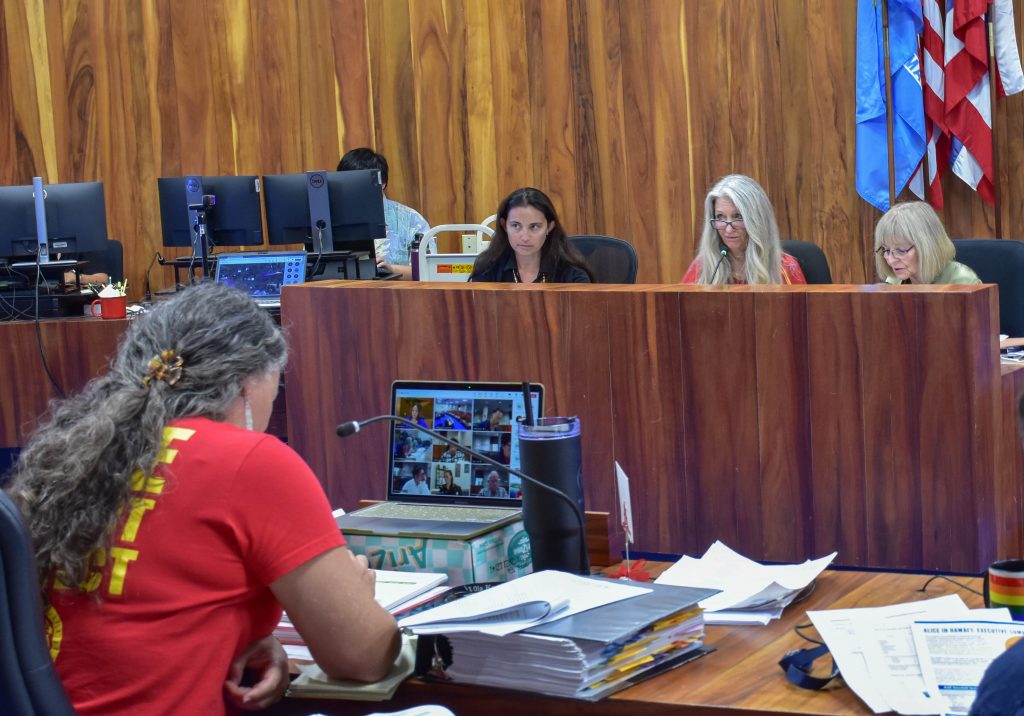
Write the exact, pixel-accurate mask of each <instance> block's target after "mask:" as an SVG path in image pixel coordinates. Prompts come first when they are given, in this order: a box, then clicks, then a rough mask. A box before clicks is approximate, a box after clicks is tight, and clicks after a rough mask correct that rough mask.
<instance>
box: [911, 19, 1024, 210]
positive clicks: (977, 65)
mask: <svg viewBox="0 0 1024 716" xmlns="http://www.w3.org/2000/svg"><path fill="white" fill-rule="evenodd" d="M987 9H988V2H987V1H986V0H952V1H951V2H948V3H947V6H946V7H945V8H943V0H924V10H925V35H924V52H925V114H926V116H927V118H928V120H929V122H930V124H931V128H930V129H928V138H929V156H928V161H929V165H930V171H929V182H930V184H931V186H932V193H931V194H932V203H933V204H934V205H935V206H936V207H938V208H941V207H942V189H941V187H939V184H938V181H939V178H940V177H941V175H942V172H943V171H944V169H945V167H946V158H947V157H948V162H949V165H950V166H952V168H953V173H954V174H956V175H957V176H958V177H960V178H961V179H962V180H963V181H965V182H966V183H967V184H968V185H969V186H971V187H972V188H973V189H975V190H976V191H977V192H978V194H979V195H980V196H981V197H982V198H983V199H984V200H985V201H987V202H988V203H989V204H992V203H994V201H995V190H994V186H995V176H994V171H993V163H992V144H993V142H992V104H991V94H990V87H989V75H988V71H989V63H988V54H989V53H988V41H987V37H986V34H987V33H986V26H985V21H986V17H985V11H986V10H987ZM943 10H944V12H943ZM943 15H944V17H943ZM943 20H944V23H943ZM993 28H994V35H995V55H996V65H997V70H998V73H997V75H996V76H997V83H996V84H997V87H996V89H997V93H998V96H1000V97H1002V96H1005V95H1007V94H1015V93H1017V92H1020V91H1022V90H1024V72H1022V71H1021V65H1020V57H1019V55H1018V52H1017V39H1016V36H1015V30H1014V24H1013V4H1012V0H995V2H994V3H993ZM942 39H944V40H945V42H944V46H943V43H942ZM940 53H941V54H940ZM939 57H943V58H944V62H943V65H944V70H945V71H944V72H938V71H937V69H936V68H935V67H934V65H938V61H937V60H938V58H939ZM929 58H930V59H929ZM929 64H932V65H933V67H932V68H929ZM930 69H931V70H932V71H929V70H930ZM940 101H941V102H943V103H944V111H945V117H944V121H943V117H941V116H940V113H939V105H938V102H940ZM944 145H945V146H944ZM947 147H948V149H947ZM932 166H934V169H931V167H932Z"/></svg>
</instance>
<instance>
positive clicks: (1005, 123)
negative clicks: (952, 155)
mask: <svg viewBox="0 0 1024 716" xmlns="http://www.w3.org/2000/svg"><path fill="white" fill-rule="evenodd" d="M1017 10H1018V11H1019V10H1021V8H1020V7H1018V8H1017ZM1015 19H1016V23H1017V37H1018V38H1020V37H1021V16H1020V13H1019V12H1018V14H1017V15H1015ZM1018 43H1020V40H1019V39H1018ZM994 114H995V133H996V134H995V151H996V152H997V155H998V159H999V189H1000V191H1001V192H1002V195H1001V203H1002V216H1003V236H1004V237H1011V236H1012V237H1014V238H1020V236H1021V235H1020V233H1019V231H1018V230H1017V227H1019V226H1021V224H1022V223H1024V208H1022V206H1021V201H1020V197H1021V196H1022V195H1024V96H1021V95H1020V94H1015V95H1013V96H1012V97H1005V98H1004V99H1001V100H998V101H997V102H996V111H995V113H994Z"/></svg>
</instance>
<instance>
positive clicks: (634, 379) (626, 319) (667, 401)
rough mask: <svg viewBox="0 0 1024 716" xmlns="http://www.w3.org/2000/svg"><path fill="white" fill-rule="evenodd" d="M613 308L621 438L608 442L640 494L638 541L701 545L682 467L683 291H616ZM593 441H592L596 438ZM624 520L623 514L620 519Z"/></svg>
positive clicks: (613, 379)
mask: <svg viewBox="0 0 1024 716" xmlns="http://www.w3.org/2000/svg"><path fill="white" fill-rule="evenodd" d="M607 310H608V329H609V333H608V335H609V336H610V337H611V340H610V341H609V354H610V358H611V362H610V365H609V373H608V376H607V379H608V383H609V389H610V391H611V394H612V395H613V396H614V397H613V398H612V400H611V408H612V417H611V421H610V424H611V425H612V427H613V434H614V442H613V443H611V444H610V445H608V446H607V447H609V448H610V449H611V450H612V455H611V456H609V458H607V460H608V461H609V463H610V461H611V460H612V459H614V460H615V461H617V462H619V463H620V464H621V465H622V468H623V470H625V472H626V474H627V475H628V476H629V478H630V493H631V495H635V496H636V497H633V499H632V503H633V528H634V532H635V535H634V536H635V540H636V545H635V547H634V548H636V547H640V548H641V549H644V547H643V545H650V544H680V545H687V548H691V547H692V548H695V549H699V548H700V545H697V544H696V534H695V525H696V524H697V523H696V520H697V519H698V516H699V514H700V510H699V508H698V507H697V505H696V503H694V502H693V501H692V500H691V499H689V496H688V495H687V493H686V490H685V489H684V487H683V486H684V485H685V484H686V479H685V474H684V473H683V471H682V469H681V466H683V465H685V464H686V460H685V447H684V441H683V439H682V437H683V434H684V429H685V427H684V420H683V416H684V412H683V411H684V406H685V405H686V401H685V394H684V386H683V384H682V382H681V381H680V380H679V376H680V375H683V374H684V373H685V371H684V367H683V356H682V351H681V347H680V332H679V325H680V324H679V321H680V311H679V299H678V296H677V295H676V294H675V293H670V292H653V291H652V292H647V293H645V294H644V295H642V296H638V297H637V300H635V301H625V300H622V299H621V297H618V296H615V297H612V300H609V301H608V304H607ZM587 344H588V345H589V344H590V342H589V341H588V342H587ZM600 394H601V393H600V391H595V393H593V394H591V395H600ZM588 443H589V444H591V445H593V442H592V441H590V440H589V439H588ZM609 463H605V464H609ZM641 495H642V496H643V498H642V499H638V497H639V496H641ZM614 514H616V515H617V513H614ZM617 522H618V518H617V516H616V519H615V520H613V524H615V523H617ZM618 533H619V530H616V535H618ZM652 551H653V550H652Z"/></svg>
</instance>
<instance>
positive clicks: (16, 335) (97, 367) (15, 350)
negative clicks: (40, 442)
mask: <svg viewBox="0 0 1024 716" xmlns="http://www.w3.org/2000/svg"><path fill="white" fill-rule="evenodd" d="M127 326H128V322H127V321H103V320H99V319H90V318H80V319H64V320H57V321H49V320H47V321H43V322H42V323H41V324H40V329H39V335H40V338H41V341H37V339H36V329H35V325H34V324H33V323H31V322H28V321H19V322H15V323H0V365H3V366H5V370H4V371H3V374H2V380H0V395H2V398H0V448H12V447H20V446H22V445H24V441H25V438H27V437H28V435H29V434H30V433H31V432H32V429H33V428H34V426H35V424H36V421H37V420H38V419H39V417H40V416H42V415H43V414H44V413H45V412H46V409H47V406H48V404H49V402H50V401H51V400H52V399H54V398H55V397H57V395H58V393H57V391H56V390H55V389H54V387H53V385H52V384H51V383H50V380H49V378H47V375H46V370H45V369H44V368H43V364H42V359H41V357H40V351H42V353H44V354H45V355H46V360H47V364H48V365H49V366H50V370H51V372H52V373H53V376H54V379H55V380H56V381H57V384H58V385H60V386H61V388H62V389H63V391H64V393H65V395H71V394H73V393H74V392H76V391H78V390H80V389H81V388H82V387H83V386H84V385H85V384H86V383H87V382H89V380H91V379H92V378H95V377H96V376H98V375H100V374H101V373H102V372H103V371H104V369H105V368H106V367H107V365H108V363H109V361H110V359H111V358H112V357H113V354H114V351H115V349H116V348H117V343H118V341H119V340H120V338H121V335H122V333H123V332H124V330H125V329H126V328H127ZM40 343H41V348H40Z"/></svg>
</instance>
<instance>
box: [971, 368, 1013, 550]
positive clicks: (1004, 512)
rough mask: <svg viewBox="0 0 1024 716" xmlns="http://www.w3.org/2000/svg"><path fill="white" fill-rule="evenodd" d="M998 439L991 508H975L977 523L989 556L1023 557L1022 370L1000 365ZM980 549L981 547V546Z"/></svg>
mask: <svg viewBox="0 0 1024 716" xmlns="http://www.w3.org/2000/svg"><path fill="white" fill-rule="evenodd" d="M1001 367H1002V371H1001V373H1002V376H1001V381H1000V392H1001V397H1000V403H1001V407H1002V410H1000V411H999V419H1000V420H999V436H998V437H997V440H998V444H997V447H998V452H997V465H998V470H997V472H996V473H995V484H994V485H993V493H992V501H993V507H994V509H988V510H986V509H985V506H984V505H980V506H979V507H978V514H979V521H980V523H981V524H982V525H984V526H985V529H983V532H982V534H983V535H994V536H995V540H996V545H995V550H994V552H993V554H996V555H999V556H1000V557H1002V556H1003V555H1011V554H1013V555H1017V554H1024V530H1021V525H1022V524H1024V483H1022V481H1021V479H1020V476H1021V475H1024V450H1022V446H1021V435H1022V427H1021V422H1020V417H1019V415H1020V413H1019V405H1020V400H1021V396H1024V368H1022V367H1020V366H1001ZM982 546H985V544H984V543H983V545H982Z"/></svg>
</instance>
